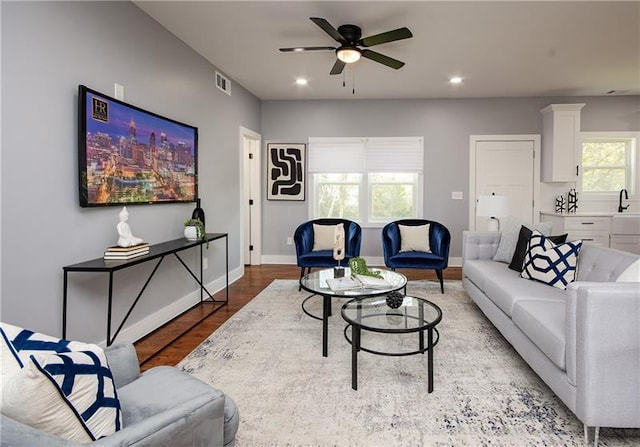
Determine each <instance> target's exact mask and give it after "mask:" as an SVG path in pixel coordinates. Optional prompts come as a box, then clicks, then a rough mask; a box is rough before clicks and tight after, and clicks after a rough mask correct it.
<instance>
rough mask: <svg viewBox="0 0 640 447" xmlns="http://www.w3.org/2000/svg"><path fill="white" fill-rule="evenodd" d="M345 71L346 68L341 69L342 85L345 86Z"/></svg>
mask: <svg viewBox="0 0 640 447" xmlns="http://www.w3.org/2000/svg"><path fill="white" fill-rule="evenodd" d="M346 71H347V70H342V87H346V86H347V83H346V82H345V76H346V75H345V72H346Z"/></svg>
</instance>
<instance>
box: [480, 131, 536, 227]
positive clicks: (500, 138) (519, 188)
mask: <svg viewBox="0 0 640 447" xmlns="http://www.w3.org/2000/svg"><path fill="white" fill-rule="evenodd" d="M469 152H470V153H469V229H470V230H474V231H486V230H487V224H488V219H487V218H486V217H476V205H477V201H478V196H479V195H481V194H492V193H495V194H498V195H505V196H507V197H508V207H509V215H510V216H514V217H516V218H518V219H520V220H522V221H523V222H525V223H529V224H532V223H534V222H538V221H539V207H538V197H539V194H540V135H472V136H471V138H470V145H469Z"/></svg>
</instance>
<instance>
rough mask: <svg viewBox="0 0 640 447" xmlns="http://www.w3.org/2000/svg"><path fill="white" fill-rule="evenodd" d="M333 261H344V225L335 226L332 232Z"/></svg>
mask: <svg viewBox="0 0 640 447" xmlns="http://www.w3.org/2000/svg"><path fill="white" fill-rule="evenodd" d="M333 259H335V260H336V261H338V265H339V264H340V261H342V260H343V259H344V224H341V223H340V224H338V225H336V228H335V230H334V232H333Z"/></svg>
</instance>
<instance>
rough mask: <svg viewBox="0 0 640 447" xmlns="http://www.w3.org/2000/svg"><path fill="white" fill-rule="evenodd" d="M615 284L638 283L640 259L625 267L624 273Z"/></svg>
mask: <svg viewBox="0 0 640 447" xmlns="http://www.w3.org/2000/svg"><path fill="white" fill-rule="evenodd" d="M616 282H640V259H638V260H637V261H635V262H634V263H633V264H631V265H630V266H629V267H627V269H626V270H625V271H624V272H622V273H620V276H618V279H616Z"/></svg>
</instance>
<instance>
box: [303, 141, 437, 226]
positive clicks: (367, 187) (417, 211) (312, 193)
mask: <svg viewBox="0 0 640 447" xmlns="http://www.w3.org/2000/svg"><path fill="white" fill-rule="evenodd" d="M355 141H359V142H361V144H362V145H363V154H365V153H366V146H367V143H369V142H371V146H372V147H373V149H372V150H374V151H375V150H376V148H377V149H378V150H379V148H380V147H381V145H393V144H394V143H395V144H397V145H398V146H402V145H406V144H407V142H411V141H413V142H416V143H418V144H419V145H420V151H421V155H420V156H421V160H422V163H421V165H420V166H417V167H416V168H415V169H414V170H407V168H406V167H404V168H400V169H397V170H394V171H392V172H387V171H384V172H383V171H381V170H380V168H374V169H370V170H369V169H367V167H366V166H365V165H366V162H364V160H363V163H362V167H361V168H359V169H358V170H357V171H359V172H355V171H353V172H352V171H351V170H347V171H343V172H328V169H327V168H325V169H321V170H315V169H314V170H311V169H308V172H307V176H308V178H309V184H310V188H309V206H308V213H309V219H318V218H323V217H324V216H319V215H318V211H319V210H318V204H317V203H316V202H317V191H318V185H319V184H321V183H324V182H319V181H318V177H317V175H322V174H338V173H343V174H361V177H360V185H359V205H360V206H359V213H360V216H359V217H358V218H357V219H353V220H354V221H356V222H357V223H358V224H359V225H360V226H362V227H363V228H382V227H383V226H384V225H386V224H387V223H388V222H390V221H393V220H396V219H405V218H406V219H411V218H421V217H422V215H423V203H424V187H423V178H424V138H423V137H380V138H352V137H345V138H339V137H331V138H309V142H308V143H309V146H308V147H310V148H311V146H312V145H313V144H314V143H317V144H327V143H328V144H336V145H339V144H341V143H342V142H344V143H345V144H348V145H353V144H354V142H355ZM364 157H365V158H366V155H365V156H364ZM374 163H375V162H374ZM379 163H380V162H379V161H378V166H379ZM400 164H402V163H400ZM376 173H383V174H396V173H403V174H406V173H410V174H413V175H414V179H413V181H412V182H411V183H407V182H402V183H401V184H411V185H413V189H414V190H413V209H414V213H413V214H414V215H413V216H406V217H405V216H398V217H395V218H384V219H374V218H373V217H372V216H371V213H372V210H371V205H370V202H371V191H372V188H371V187H372V185H373V184H377V183H385V182H373V181H372V179H371V174H376ZM329 183H332V182H329ZM348 183H352V182H348Z"/></svg>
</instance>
